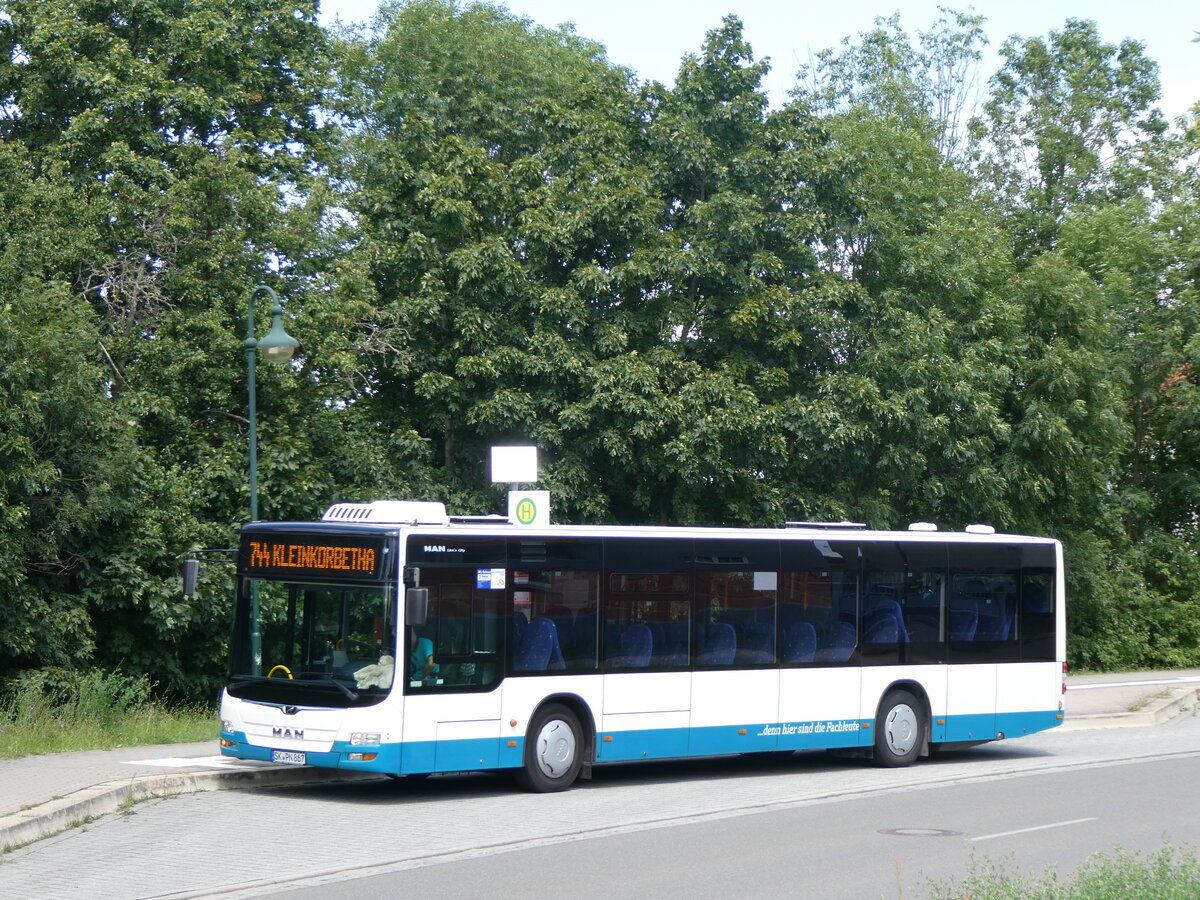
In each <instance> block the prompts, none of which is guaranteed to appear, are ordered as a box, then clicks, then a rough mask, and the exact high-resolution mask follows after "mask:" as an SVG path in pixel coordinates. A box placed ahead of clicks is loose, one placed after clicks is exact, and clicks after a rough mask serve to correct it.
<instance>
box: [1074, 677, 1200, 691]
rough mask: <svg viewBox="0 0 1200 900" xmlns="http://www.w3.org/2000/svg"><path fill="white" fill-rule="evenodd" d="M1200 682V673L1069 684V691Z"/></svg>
mask: <svg viewBox="0 0 1200 900" xmlns="http://www.w3.org/2000/svg"><path fill="white" fill-rule="evenodd" d="M1197 682H1200V675H1189V676H1184V677H1182V678H1156V679H1154V680H1153V681H1106V682H1104V683H1103V684H1069V685H1067V690H1068V691H1095V690H1098V689H1100V688H1119V687H1142V686H1144V685H1154V684H1195V683H1197Z"/></svg>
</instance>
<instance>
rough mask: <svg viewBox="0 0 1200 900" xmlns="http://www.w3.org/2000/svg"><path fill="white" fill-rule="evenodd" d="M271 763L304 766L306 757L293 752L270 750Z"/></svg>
mask: <svg viewBox="0 0 1200 900" xmlns="http://www.w3.org/2000/svg"><path fill="white" fill-rule="evenodd" d="M271 762H273V763H279V764H280V765H284V766H306V765H308V755H307V754H305V753H299V752H297V751H295V750H272V751H271Z"/></svg>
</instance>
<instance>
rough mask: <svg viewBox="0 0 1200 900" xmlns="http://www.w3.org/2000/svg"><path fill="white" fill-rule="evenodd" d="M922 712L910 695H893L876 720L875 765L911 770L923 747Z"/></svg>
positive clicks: (895, 692) (881, 708)
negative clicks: (908, 768)
mask: <svg viewBox="0 0 1200 900" xmlns="http://www.w3.org/2000/svg"><path fill="white" fill-rule="evenodd" d="M924 710H925V708H924V706H922V704H921V701H920V700H918V699H917V698H916V697H915V696H914V695H913V694H912V693H910V692H909V691H892V692H891V693H889V694H888V695H887V696H886V697H884V698H883V702H882V703H880V704H879V714H878V715H877V716H876V717H875V754H874V756H875V764H876V765H879V766H884V767H886V768H897V767H899V766H910V765H912V764H913V763H914V762H916V760H917V757H918V756H920V755H921V748H922V747H923V746H924V745H925V711H924Z"/></svg>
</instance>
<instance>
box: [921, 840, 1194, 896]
mask: <svg viewBox="0 0 1200 900" xmlns="http://www.w3.org/2000/svg"><path fill="white" fill-rule="evenodd" d="M929 896H930V898H931V900H1194V898H1196V897H1200V862H1197V859H1196V854H1195V851H1193V850H1191V849H1178V850H1177V849H1176V848H1174V847H1172V846H1171V845H1169V844H1168V845H1167V846H1165V847H1163V849H1162V850H1160V851H1159V852H1158V853H1156V854H1153V855H1149V856H1143V855H1142V854H1140V853H1127V852H1125V851H1124V850H1122V849H1120V848H1118V849H1117V850H1116V851H1114V853H1113V854H1112V855H1111V856H1106V855H1104V854H1100V855H1097V856H1094V857H1092V858H1091V859H1089V860H1088V861H1087V862H1086V863H1084V865H1083V866H1082V867H1081V868H1080V869H1079V871H1078V872H1076V873H1075V876H1074V878H1072V879H1070V880H1069V881H1065V882H1059V880H1058V877H1057V875H1056V874H1055V873H1054V872H1052V871H1051V872H1047V873H1046V874H1045V875H1044V876H1043V877H1042V878H1040V879H1038V878H1026V877H1024V876H1022V875H1019V874H1016V873H1013V872H1011V871H1010V870H1009V866H1008V865H1007V864H1006V863H1005V862H999V863H991V862H989V863H986V864H984V865H982V866H980V865H977V864H975V863H972V866H971V871H970V872H969V873H968V874H967V876H966V878H965V879H963V881H962V883H961V884H955V885H951V884H947V883H942V882H934V883H932V884H931V885H930V893H929Z"/></svg>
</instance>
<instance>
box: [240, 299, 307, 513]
mask: <svg viewBox="0 0 1200 900" xmlns="http://www.w3.org/2000/svg"><path fill="white" fill-rule="evenodd" d="M259 293H264V294H266V295H267V296H268V297H270V298H271V329H270V330H269V331H268V332H267V334H266V337H264V338H263V339H262V340H261V341H260V340H258V339H256V338H255V337H254V298H255V297H256V296H258V294H259ZM299 346H300V342H299V341H298V340H296V339H295V338H294V337H292V336H291V335H290V334H288V333H287V332H286V331H284V330H283V304H282V303H280V302H279V296H278V295H277V294H276V293H275V292H274V291H273V290H271V288H269V287H267V286H266V285H265V284H260V285H258V286H257V287H256V288H255V289H254V290H252V291H251V292H250V310H249V313H248V315H247V318H246V383H247V386H248V387H247V389H248V391H249V393H250V521H251V522H255V521H257V520H258V410H257V403H256V398H255V394H256V393H257V391H256V388H255V381H254V363H255V353H256V352H257V351H259V350H261V351H262V353H263V356H265V357H266V358H267V360H268V361H269V362H274V363H285V362H287V361H288V360H289V359H291V358H292V354H293V353H295V352H296V348H297V347H299Z"/></svg>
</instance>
